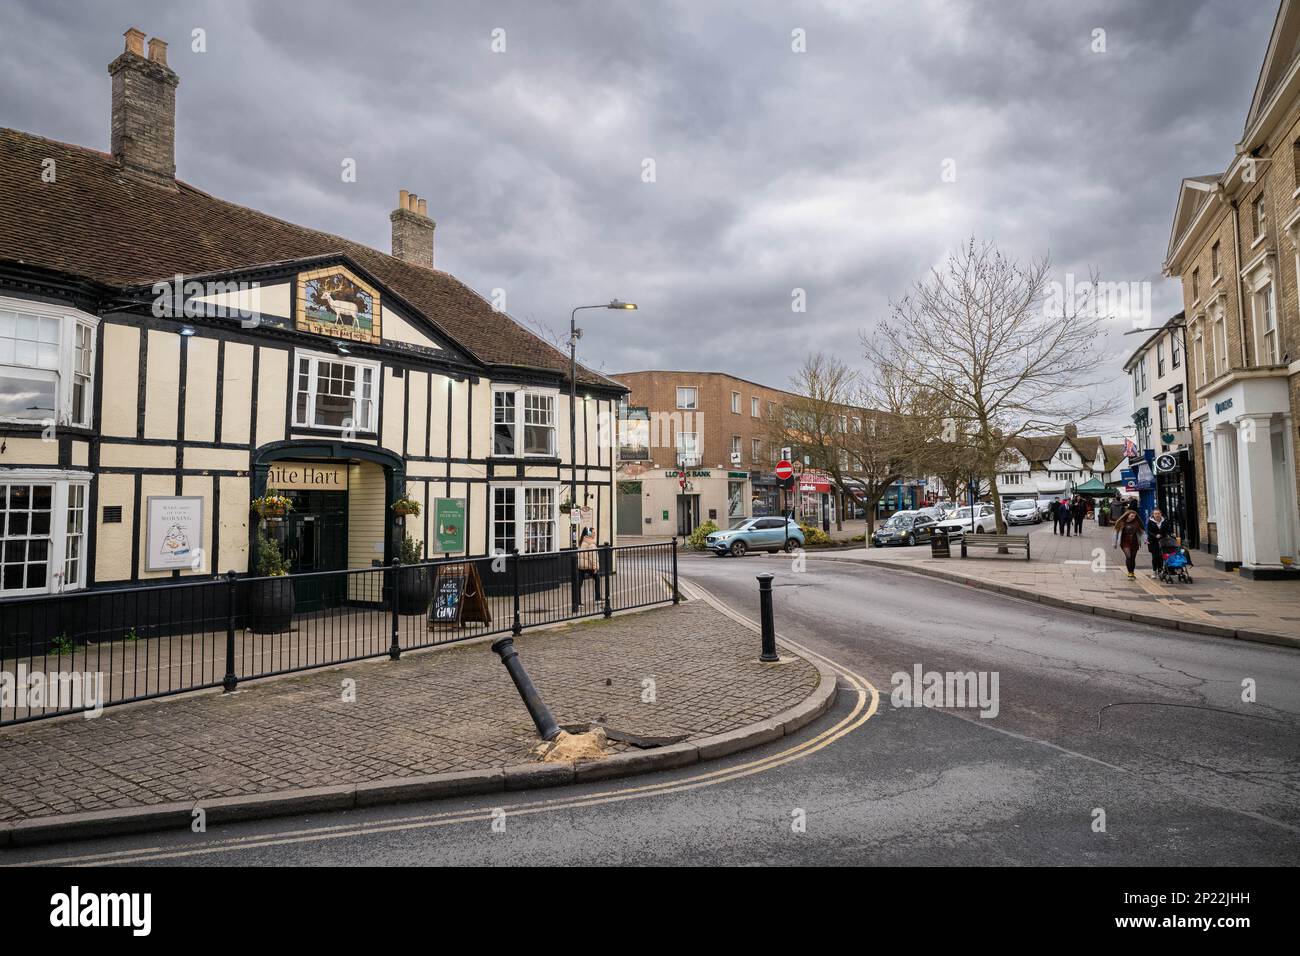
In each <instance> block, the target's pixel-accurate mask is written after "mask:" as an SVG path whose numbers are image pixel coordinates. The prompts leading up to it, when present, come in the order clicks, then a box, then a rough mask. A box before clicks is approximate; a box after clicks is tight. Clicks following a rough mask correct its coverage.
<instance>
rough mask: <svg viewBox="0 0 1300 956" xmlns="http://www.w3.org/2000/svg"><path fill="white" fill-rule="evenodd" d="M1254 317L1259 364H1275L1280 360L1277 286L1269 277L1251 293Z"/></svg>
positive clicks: (1257, 360)
mask: <svg viewBox="0 0 1300 956" xmlns="http://www.w3.org/2000/svg"><path fill="white" fill-rule="evenodd" d="M1251 309H1252V311H1253V312H1254V317H1255V325H1256V329H1255V341H1257V342H1258V343H1259V355H1258V356H1257V357H1256V363H1257V364H1259V365H1276V364H1277V363H1278V362H1279V361H1280V358H1279V357H1280V355H1281V354H1282V353H1281V352H1280V351H1279V347H1278V332H1277V286H1276V285H1274V283H1273V282H1272V280H1271V279H1270V280H1269V281H1268V282H1265V283H1264V284H1263V285H1262V286H1261V287H1260V288H1258V289H1256V290H1255V291H1254V293H1253V294H1252V295H1251Z"/></svg>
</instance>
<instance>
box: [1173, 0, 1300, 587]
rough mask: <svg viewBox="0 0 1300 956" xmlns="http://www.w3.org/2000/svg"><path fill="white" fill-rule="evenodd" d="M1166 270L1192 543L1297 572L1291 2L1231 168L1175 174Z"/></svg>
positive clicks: (1299, 281) (1297, 182)
mask: <svg viewBox="0 0 1300 956" xmlns="http://www.w3.org/2000/svg"><path fill="white" fill-rule="evenodd" d="M1164 272H1165V274H1166V275H1169V276H1178V277H1179V278H1180V279H1181V280H1182V286H1183V301H1184V311H1185V313H1186V317H1187V338H1186V342H1187V353H1188V355H1187V357H1188V361H1189V366H1190V367H1189V370H1188V373H1189V374H1188V378H1189V391H1190V392H1191V395H1192V398H1191V401H1190V403H1189V404H1190V420H1191V426H1192V441H1193V444H1194V446H1195V448H1196V450H1197V453H1196V455H1195V458H1196V465H1195V467H1196V470H1197V474H1196V497H1197V512H1198V514H1199V516H1200V517H1199V523H1200V531H1201V534H1200V540H1201V543H1202V546H1203V547H1204V548H1205V549H1206V550H1207V551H1209V552H1210V553H1211V554H1214V555H1215V563H1216V565H1218V566H1220V567H1225V568H1240V569H1241V574H1242V576H1243V577H1249V578H1267V577H1277V576H1289V575H1292V574H1295V573H1297V570H1296V569H1297V565H1296V551H1297V541H1298V540H1300V518H1298V517H1297V508H1296V502H1297V497H1298V494H1300V471H1298V470H1297V467H1296V455H1295V446H1296V423H1297V421H1300V302H1298V300H1297V286H1298V285H1300V3H1297V2H1294V0H1283V3H1282V4H1281V5H1280V7H1279V10H1278V15H1277V20H1276V22H1275V23H1274V27H1273V32H1272V35H1271V37H1270V38H1269V42H1268V47H1267V51H1266V54H1265V58H1264V63H1263V66H1262V68H1261V70H1260V74H1259V80H1258V82H1257V84H1256V87H1255V92H1254V95H1253V97H1252V98H1251V103H1250V109H1249V111H1248V113H1247V115H1246V122H1245V130H1244V132H1243V134H1242V136H1241V139H1240V141H1239V142H1238V143H1237V144H1236V145H1235V148H1234V156H1233V159H1232V162H1231V163H1230V164H1229V165H1228V167H1227V169H1226V170H1224V171H1223V172H1221V173H1217V174H1213V175H1201V176H1193V177H1190V178H1188V179H1184V180H1183V182H1182V187H1181V190H1180V192H1179V197H1178V203H1177V207H1176V211H1175V215H1174V223H1173V229H1172V233H1171V236H1170V240H1169V249H1168V254H1167V256H1166V260H1165V265H1164Z"/></svg>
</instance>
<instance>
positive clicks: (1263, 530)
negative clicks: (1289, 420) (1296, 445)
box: [1236, 414, 1282, 568]
mask: <svg viewBox="0 0 1300 956" xmlns="http://www.w3.org/2000/svg"><path fill="white" fill-rule="evenodd" d="M1271 418H1272V416H1271V415H1268V414H1252V415H1240V416H1238V417H1237V419H1236V421H1237V461H1238V478H1239V486H1240V495H1239V497H1240V502H1241V505H1240V510H1239V513H1240V514H1241V528H1242V541H1241V563H1242V564H1244V565H1247V566H1249V567H1253V568H1280V567H1281V566H1282V562H1281V561H1280V560H1279V557H1278V556H1279V555H1280V554H1281V551H1280V550H1279V546H1280V545H1279V541H1278V534H1277V522H1278V495H1277V489H1276V487H1275V486H1274V482H1273V442H1272V440H1271V438H1270V434H1271Z"/></svg>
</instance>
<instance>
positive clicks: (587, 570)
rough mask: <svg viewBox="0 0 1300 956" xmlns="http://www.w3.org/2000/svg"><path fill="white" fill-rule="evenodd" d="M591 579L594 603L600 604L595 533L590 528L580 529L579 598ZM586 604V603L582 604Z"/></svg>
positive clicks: (598, 554) (598, 561)
mask: <svg viewBox="0 0 1300 956" xmlns="http://www.w3.org/2000/svg"><path fill="white" fill-rule="evenodd" d="M588 578H591V582H592V586H593V587H594V588H595V589H596V603H597V604H599V603H600V553H599V552H598V551H597V550H596V532H594V531H593V530H592V529H591V528H585V527H584V528H583V529H582V538H581V540H580V541H579V542H578V594H579V596H580V598H581V597H582V596H584V595H583V592H584V591H585V590H586V588H587V579H588ZM582 603H583V604H586V601H583V602H582Z"/></svg>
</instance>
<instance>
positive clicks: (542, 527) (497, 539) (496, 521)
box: [492, 485, 559, 554]
mask: <svg viewBox="0 0 1300 956" xmlns="http://www.w3.org/2000/svg"><path fill="white" fill-rule="evenodd" d="M558 526H559V487H558V486H557V485H517V486H513V485H512V486H507V487H497V488H493V489H492V550H493V552H494V553H497V554H506V553H509V552H510V551H511V550H512V549H515V548H518V549H519V553H520V554H544V553H545V552H548V551H554V550H556V542H557V540H558Z"/></svg>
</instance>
